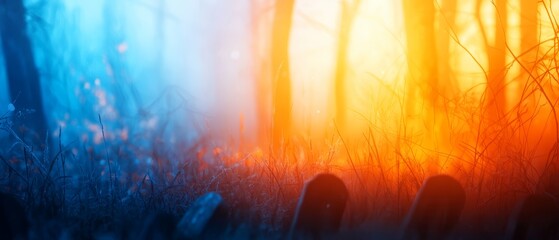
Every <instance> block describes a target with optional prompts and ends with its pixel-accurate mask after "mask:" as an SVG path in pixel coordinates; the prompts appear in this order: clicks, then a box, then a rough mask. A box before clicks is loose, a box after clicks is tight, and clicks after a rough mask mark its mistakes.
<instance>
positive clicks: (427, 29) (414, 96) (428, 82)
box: [403, 0, 439, 116]
mask: <svg viewBox="0 0 559 240" xmlns="http://www.w3.org/2000/svg"><path fill="white" fill-rule="evenodd" d="M403 10H404V24H405V30H406V44H407V60H408V76H407V80H406V85H407V86H406V88H407V101H406V105H407V114H408V116H409V115H415V114H416V113H417V112H416V110H415V107H416V106H417V102H420V101H422V100H423V99H425V100H427V102H428V105H430V106H431V107H433V106H434V105H435V102H436V99H437V94H438V89H439V87H438V86H439V80H438V66H437V64H438V59H437V55H436V51H437V50H436V49H437V46H436V41H435V40H436V38H435V6H434V3H433V0H403Z"/></svg>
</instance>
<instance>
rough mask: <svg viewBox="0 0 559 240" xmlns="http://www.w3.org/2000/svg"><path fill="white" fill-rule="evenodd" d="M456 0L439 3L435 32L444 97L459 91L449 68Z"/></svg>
mask: <svg viewBox="0 0 559 240" xmlns="http://www.w3.org/2000/svg"><path fill="white" fill-rule="evenodd" d="M456 5H457V4H456V0H444V1H442V2H441V4H440V11H441V14H440V19H439V21H438V26H439V29H438V33H437V45H438V48H437V54H438V55H437V57H438V59H439V62H438V64H439V66H438V70H439V75H438V77H439V79H440V80H441V82H442V81H444V82H445V84H444V85H443V84H441V86H440V87H443V88H444V89H440V90H441V93H442V94H443V95H444V96H445V97H453V96H454V95H455V94H456V93H458V92H459V86H458V83H457V82H456V78H455V77H454V74H453V73H452V70H451V67H450V66H451V64H450V61H449V60H450V54H451V53H450V46H451V45H450V43H451V42H452V41H454V40H453V38H454V37H455V36H456V31H457V29H456V8H457V6H456Z"/></svg>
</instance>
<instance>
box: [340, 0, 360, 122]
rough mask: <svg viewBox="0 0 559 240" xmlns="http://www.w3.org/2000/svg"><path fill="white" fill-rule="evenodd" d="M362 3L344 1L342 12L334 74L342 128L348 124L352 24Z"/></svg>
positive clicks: (356, 0) (358, 0)
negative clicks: (348, 76)
mask: <svg viewBox="0 0 559 240" xmlns="http://www.w3.org/2000/svg"><path fill="white" fill-rule="evenodd" d="M360 4H361V0H355V1H354V2H353V4H352V5H350V4H349V3H348V0H343V1H342V6H341V14H340V27H339V35H338V50H337V53H336V61H337V63H336V72H335V75H334V85H335V90H334V91H335V95H336V96H335V97H336V122H337V124H338V126H340V127H341V128H344V127H346V125H347V107H348V106H347V104H348V103H347V83H346V73H347V54H348V47H349V41H350V35H351V25H352V24H353V19H354V17H355V15H356V12H357V10H358V9H359V6H360Z"/></svg>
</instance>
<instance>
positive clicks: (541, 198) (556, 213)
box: [505, 194, 559, 240]
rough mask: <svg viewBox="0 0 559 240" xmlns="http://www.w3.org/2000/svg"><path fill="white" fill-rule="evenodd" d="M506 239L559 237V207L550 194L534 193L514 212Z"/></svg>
mask: <svg viewBox="0 0 559 240" xmlns="http://www.w3.org/2000/svg"><path fill="white" fill-rule="evenodd" d="M505 239H510V240H513V239H514V240H522V239H526V240H528V239H542V240H546V239H559V207H558V206H557V203H556V202H555V201H554V200H553V198H551V197H550V196H548V195H544V194H532V195H530V196H528V197H527V198H526V199H524V200H523V201H522V203H521V204H519V205H518V207H517V208H516V209H515V211H514V212H513V213H512V215H511V217H510V220H509V225H508V228H507V235H506V238H505Z"/></svg>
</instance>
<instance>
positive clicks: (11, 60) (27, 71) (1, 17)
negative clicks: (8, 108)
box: [0, 0, 47, 143]
mask: <svg viewBox="0 0 559 240" xmlns="http://www.w3.org/2000/svg"><path fill="white" fill-rule="evenodd" d="M0 8H1V9H0V34H2V48H3V51H4V59H5V62H6V74H7V80H8V88H9V94H10V98H11V101H12V103H14V105H15V107H16V111H17V112H19V111H21V112H22V113H23V114H22V115H19V114H16V115H15V118H14V126H15V127H16V130H18V131H19V133H20V134H23V135H24V136H25V138H29V137H31V139H32V140H33V141H34V142H35V143H40V142H43V141H44V140H45V136H46V134H47V122H46V117H45V112H44V109H43V98H42V93H41V82H40V77H39V71H38V70H37V67H36V65H35V61H34V59H33V49H32V47H31V41H30V39H29V36H28V34H27V23H26V20H25V7H24V6H23V0H0ZM28 110H31V111H28ZM30 134H31V135H30Z"/></svg>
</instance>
